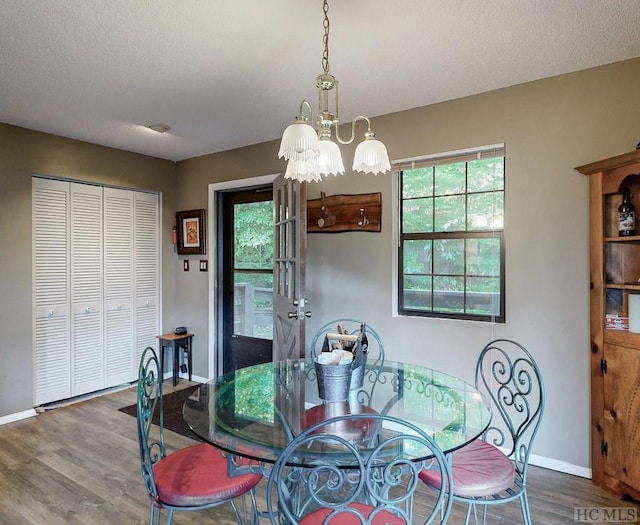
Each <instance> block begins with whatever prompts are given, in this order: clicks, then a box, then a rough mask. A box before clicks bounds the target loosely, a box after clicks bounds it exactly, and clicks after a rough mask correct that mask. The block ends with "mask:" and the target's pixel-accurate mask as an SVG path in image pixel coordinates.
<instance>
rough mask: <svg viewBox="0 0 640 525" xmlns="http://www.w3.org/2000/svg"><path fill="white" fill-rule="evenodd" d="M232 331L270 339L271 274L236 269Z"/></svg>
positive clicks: (271, 322)
mask: <svg viewBox="0 0 640 525" xmlns="http://www.w3.org/2000/svg"><path fill="white" fill-rule="evenodd" d="M233 279H234V280H233V284H234V285H233V333H234V334H235V335H245V336H249V337H258V338H260V339H272V338H273V273H264V272H248V271H235V272H234V278H233Z"/></svg>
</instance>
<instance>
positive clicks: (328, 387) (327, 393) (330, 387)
mask: <svg viewBox="0 0 640 525" xmlns="http://www.w3.org/2000/svg"><path fill="white" fill-rule="evenodd" d="M315 365H316V376H317V379H318V395H319V396H320V399H324V400H325V401H346V400H347V399H348V398H349V386H350V383H351V366H352V363H347V364H345V365H322V364H319V363H317V362H316V363H315Z"/></svg>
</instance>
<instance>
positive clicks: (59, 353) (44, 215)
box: [32, 178, 71, 406]
mask: <svg viewBox="0 0 640 525" xmlns="http://www.w3.org/2000/svg"><path fill="white" fill-rule="evenodd" d="M32 185H33V191H32V210H33V212H32V213H33V218H32V219H33V220H32V224H33V246H32V250H33V265H34V266H33V348H34V357H33V359H34V364H33V370H34V381H33V385H34V405H35V406H38V405H42V404H44V403H49V402H52V401H57V400H59V399H65V398H67V397H70V396H71V349H70V338H71V333H70V331H71V328H70V321H69V311H70V296H71V294H70V290H69V183H68V182H62V181H56V180H48V179H40V178H33V179H32Z"/></svg>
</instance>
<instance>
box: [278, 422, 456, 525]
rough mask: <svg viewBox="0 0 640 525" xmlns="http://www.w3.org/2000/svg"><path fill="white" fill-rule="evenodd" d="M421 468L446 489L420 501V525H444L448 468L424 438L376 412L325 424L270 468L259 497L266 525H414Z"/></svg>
mask: <svg viewBox="0 0 640 525" xmlns="http://www.w3.org/2000/svg"><path fill="white" fill-rule="evenodd" d="M355 427H358V428H359V429H360V432H359V436H357V437H356V436H355V435H354V432H353V430H354V428H355ZM345 429H346V430H347V431H346V432H345ZM424 469H430V470H433V471H435V472H437V473H438V475H439V476H440V479H445V480H447V483H445V485H444V488H443V489H441V490H439V491H438V493H437V495H436V494H433V495H431V494H430V495H429V496H431V497H430V498H429V499H427V498H426V497H425V498H422V497H421V498H420V514H421V516H420V522H421V523H425V524H431V523H446V521H447V519H448V517H449V513H450V511H451V504H452V500H451V498H450V497H449V493H448V487H449V486H450V485H451V470H450V467H449V464H448V462H447V460H446V458H445V455H444V454H443V452H442V450H441V449H440V448H439V447H438V445H437V444H436V443H435V441H434V440H433V438H432V437H431V436H430V435H428V434H427V433H426V432H424V431H423V430H422V429H420V428H418V427H417V426H415V425H413V424H411V423H408V422H405V421H402V420H400V419H397V418H393V417H390V416H384V415H380V414H352V415H347V416H341V417H336V418H332V419H328V420H326V421H323V422H321V423H318V424H316V425H314V426H312V427H309V428H308V429H306V430H305V431H304V432H302V433H300V434H299V435H298V436H297V437H296V438H294V439H293V441H291V443H289V445H288V446H287V447H286V448H285V449H284V450H283V452H282V454H281V455H280V456H279V458H278V460H277V461H276V463H275V464H274V466H273V469H272V472H271V475H270V477H269V482H268V484H267V493H266V499H267V507H268V511H269V518H270V520H271V523H272V524H277V523H286V524H298V523H300V524H320V523H322V524H323V525H351V524H357V525H381V524H398V523H404V524H411V523H417V522H418V521H417V518H416V516H415V515H414V508H413V502H414V491H415V490H416V488H417V487H418V486H419V485H420V480H419V478H418V475H419V473H420V472H422V471H423V470H424ZM423 518H424V519H423Z"/></svg>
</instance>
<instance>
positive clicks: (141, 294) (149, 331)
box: [133, 192, 161, 376]
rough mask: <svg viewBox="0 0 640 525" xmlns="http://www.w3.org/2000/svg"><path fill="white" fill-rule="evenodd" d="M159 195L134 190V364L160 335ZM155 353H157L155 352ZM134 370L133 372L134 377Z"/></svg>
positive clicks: (155, 347)
mask: <svg viewBox="0 0 640 525" xmlns="http://www.w3.org/2000/svg"><path fill="white" fill-rule="evenodd" d="M159 224H160V197H159V196H158V195H156V194H150V193H142V192H134V227H135V231H134V235H133V238H134V243H135V244H134V274H135V337H136V341H135V342H136V363H138V362H139V361H140V357H141V356H142V352H143V351H144V349H145V348H146V347H147V346H151V347H152V348H154V349H155V350H156V351H158V350H159V348H158V338H157V336H158V335H159V334H160V331H159V330H160V264H161V260H160V238H159V237H160V235H159V234H160V231H159ZM158 353H159V352H158ZM137 373H138V371H137V369H136V370H135V375H136V376H137Z"/></svg>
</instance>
